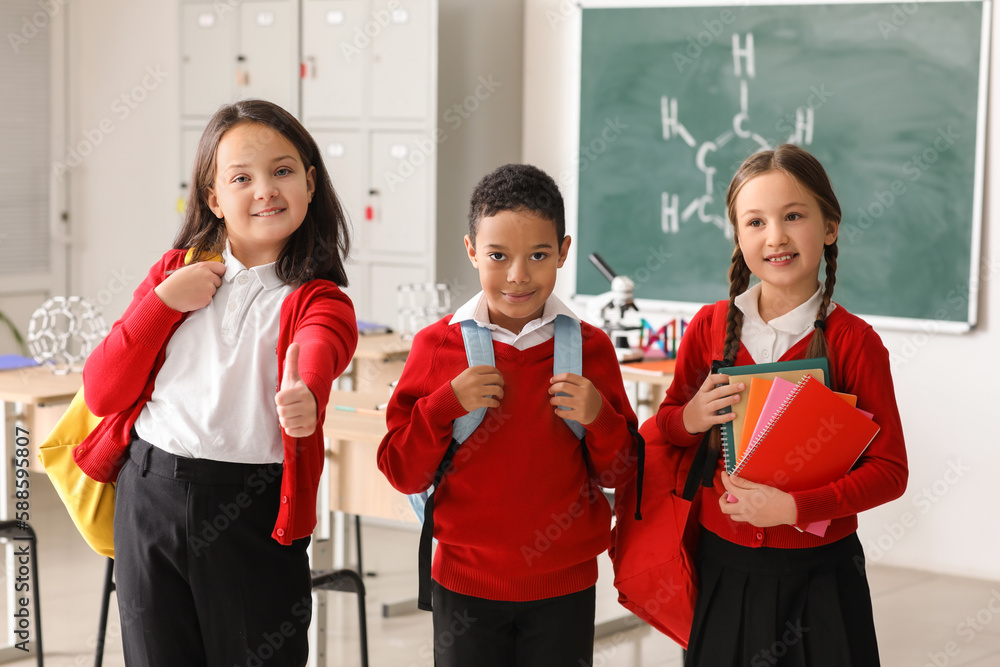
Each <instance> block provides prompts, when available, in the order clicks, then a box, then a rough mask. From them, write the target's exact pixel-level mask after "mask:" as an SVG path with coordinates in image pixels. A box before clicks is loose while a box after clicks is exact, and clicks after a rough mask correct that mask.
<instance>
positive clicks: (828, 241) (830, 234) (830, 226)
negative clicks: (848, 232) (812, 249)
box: [823, 220, 840, 245]
mask: <svg viewBox="0 0 1000 667" xmlns="http://www.w3.org/2000/svg"><path fill="white" fill-rule="evenodd" d="M839 233H840V221H839V220H827V221H826V237H825V238H824V239H823V245H833V244H834V243H836V242H837V235H838V234H839Z"/></svg>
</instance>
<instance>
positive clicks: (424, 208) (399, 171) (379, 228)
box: [365, 132, 437, 255]
mask: <svg viewBox="0 0 1000 667" xmlns="http://www.w3.org/2000/svg"><path fill="white" fill-rule="evenodd" d="M436 150H437V146H436V144H434V140H433V139H431V138H428V137H425V136H423V135H422V134H420V133H418V132H373V133H372V151H371V181H370V182H371V184H372V190H373V193H369V196H368V199H369V202H370V203H371V204H372V206H373V208H374V211H375V215H374V219H373V220H371V221H366V222H365V227H366V229H367V230H368V238H369V239H370V243H371V245H370V249H371V250H372V251H373V252H395V253H406V254H407V255H418V254H420V253H425V252H427V251H428V250H429V248H428V245H429V244H428V235H429V230H430V224H431V221H429V220H428V213H429V203H430V199H429V198H430V197H431V196H432V194H433V193H431V192H429V190H430V183H431V182H432V181H431V173H432V172H433V170H434V169H435V155H436Z"/></svg>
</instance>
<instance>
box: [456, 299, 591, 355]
mask: <svg viewBox="0 0 1000 667" xmlns="http://www.w3.org/2000/svg"><path fill="white" fill-rule="evenodd" d="M558 315H568V316H569V317H572V318H573V319H574V320H579V319H580V318H578V317H577V316H576V313H574V312H573V311H572V310H570V309H569V307H567V306H566V304H564V303H563V302H562V300H561V299H560V298H559V297H557V296H556V295H555V294H550V295H549V298H548V299H546V300H545V307H544V308H542V316H541V317H539V318H536V319H534V320H531V321H530V322H528V323H527V324H525V325H524V328H523V329H521V333H518V334H515V333H513V332H512V331H508V330H507V329H504V328H503V327H502V326H500V325H498V324H493V323H492V322H490V310H489V304H488V302H487V301H486V295H485V294H484V293H483V292H480V293H479V294H477V295H476V296H474V297H472V298H471V299H469V300H468V301H466V302H465V303H464V304H462V307H461V308H459V309H458V310H456V311H455V315H454V316H453V317H452V318H451V321H450V322H449V324H457V323H458V322H462V321H464V320H467V319H469V318H470V317H471V318H472V319H473V320H475V322H476V324H478V325H479V326H481V327H486V328H487V329H489V330H490V335H491V336H492V338H493V340H494V341H496V342H498V343H507V344H508V345H513V346H514V347H516V348H517V349H519V350H527V349H528V348H529V347H534V346H535V345H540V344H541V343H544V342H545V341H547V340H549V339H550V338H552V337H553V336H555V335H556V325H555V320H556V317H557V316H558Z"/></svg>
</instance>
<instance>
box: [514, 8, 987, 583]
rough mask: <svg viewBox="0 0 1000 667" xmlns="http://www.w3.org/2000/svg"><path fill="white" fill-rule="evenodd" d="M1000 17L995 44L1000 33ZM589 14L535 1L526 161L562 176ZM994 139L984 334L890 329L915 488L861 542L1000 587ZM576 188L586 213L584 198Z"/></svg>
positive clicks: (872, 523)
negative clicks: (583, 25) (583, 18)
mask: <svg viewBox="0 0 1000 667" xmlns="http://www.w3.org/2000/svg"><path fill="white" fill-rule="evenodd" d="M805 1H808V0H805ZM996 14H997V12H996V10H994V20H993V28H992V34H993V39H994V40H996V39H997V38H998V36H1000V32H998V29H997V27H998V25H1000V22H998V20H997V18H996ZM579 17H580V12H579V9H577V8H576V6H575V5H574V3H571V2H569V1H568V0H527V2H526V7H525V58H524V59H525V91H524V159H525V161H526V162H531V163H534V164H536V165H538V166H539V167H541V168H542V169H545V170H546V171H548V172H549V173H551V174H560V173H562V172H563V171H564V170H567V169H572V167H573V164H574V162H573V160H574V155H575V153H576V151H575V148H574V141H575V140H576V137H575V134H574V131H575V129H576V124H577V123H576V120H575V118H576V115H577V112H576V109H575V107H576V105H577V100H578V99H579V97H578V96H579V93H578V83H577V82H576V81H574V77H575V76H578V71H579V68H578V66H577V65H575V63H576V60H577V59H578V57H579ZM998 51H1000V49H997V48H995V47H994V48H993V50H992V56H991V57H992V62H991V65H990V69H991V77H990V78H991V85H990V92H991V95H990V97H991V99H990V104H989V108H990V115H989V119H988V121H989V124H990V125H992V126H994V127H995V126H996V124H997V123H1000V106H998V104H997V102H998V101H1000V100H998V97H997V90H998V83H1000V55H998ZM571 121H572V122H571ZM987 135H988V140H989V143H988V147H987V153H986V162H987V183H986V188H985V192H986V211H985V213H984V221H985V222H984V234H983V251H982V262H983V265H984V271H983V280H982V284H981V294H980V300H979V313H980V320H979V326H978V327H976V329H975V330H974V332H973V333H970V334H967V335H961V336H959V335H946V334H939V335H933V334H931V335H928V334H926V333H923V332H920V333H912V332H911V333H900V332H895V331H885V330H881V331H880V332H879V333H880V334H881V335H882V339H883V341H884V342H885V345H886V347H887V348H888V349H889V351H890V353H891V354H892V355H893V357H894V362H893V377H894V380H895V384H896V399H897V402H898V403H899V408H900V414H901V416H902V419H903V427H904V432H905V435H906V441H907V450H908V454H909V459H910V481H909V486H908V488H907V491H906V493H905V495H904V496H903V497H902V498H901V499H899V500H897V501H895V502H893V503H890V504H888V505H885V506H883V507H880V508H876V509H874V510H871V511H869V512H866V513H864V514H863V515H862V516H861V518H860V521H861V529H860V535H861V539H862V542H863V543H864V545H865V551H866V553H867V555H868V559H869V562H879V563H884V564H888V565H899V566H906V567H914V568H920V569H926V570H932V571H937V572H943V573H949V574H957V575H969V576H977V577H984V578H990V579H995V580H1000V559H998V558H997V556H996V554H997V551H998V549H1000V531H998V530H997V525H998V522H997V519H996V511H995V508H996V502H995V499H996V497H997V492H996V487H997V483H996V478H997V473H996V470H997V469H998V468H1000V438H998V437H997V433H998V430H1000V429H998V427H997V426H996V425H995V423H994V422H995V419H989V417H991V416H992V415H995V414H997V412H998V409H997V408H996V407H994V406H993V405H992V403H993V399H992V398H991V396H992V393H993V392H992V389H993V385H994V382H993V381H992V377H993V376H995V373H992V372H990V371H988V370H985V369H986V368H988V367H989V366H993V365H995V364H994V363H993V359H994V358H995V357H996V352H995V351H996V350H998V349H1000V329H997V327H996V325H995V324H992V323H991V319H990V314H991V313H992V312H998V309H1000V290H998V289H995V288H994V287H993V283H994V282H995V280H996V274H997V273H998V272H1000V234H990V228H991V227H993V226H995V225H997V224H998V223H1000V207H996V206H992V205H991V204H992V202H991V197H990V193H991V192H994V191H1000V189H998V186H1000V172H998V171H997V170H993V169H990V168H989V165H990V164H991V163H992V162H993V161H994V160H997V159H1000V139H998V136H1000V133H998V132H996V131H994V130H991V131H990V132H988V133H987ZM562 184H563V183H561V185H562ZM566 184H569V183H566ZM569 185H571V184H569ZM566 190H568V192H567V193H566V194H567V199H568V202H567V203H568V204H570V207H571V208H573V209H574V215H575V206H573V202H572V199H573V193H574V191H573V190H572V187H570V188H566ZM571 217H572V216H571ZM573 231H575V230H573ZM724 269H725V267H720V270H724ZM920 270H921V269H920V267H914V271H920ZM557 289H558V290H559V292H560V293H561V294H562V295H563V296H568V295H569V294H571V293H572V289H573V287H572V284H571V283H570V282H569V281H565V282H561V283H560V285H559V286H558V287H557ZM720 298H724V295H722V296H721V297H720Z"/></svg>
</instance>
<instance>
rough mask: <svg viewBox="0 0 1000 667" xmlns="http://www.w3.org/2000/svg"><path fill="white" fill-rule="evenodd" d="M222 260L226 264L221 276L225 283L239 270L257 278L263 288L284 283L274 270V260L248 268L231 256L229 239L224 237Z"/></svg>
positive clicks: (238, 272)
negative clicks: (224, 247)
mask: <svg viewBox="0 0 1000 667" xmlns="http://www.w3.org/2000/svg"><path fill="white" fill-rule="evenodd" d="M222 261H223V262H225V264H226V273H225V275H224V276H223V280H225V281H226V282H227V283H231V282H232V281H233V280H234V279H235V278H236V276H238V275H239V274H240V273H241V272H243V271H246V272H247V273H249V274H250V275H251V276H253V277H254V278H256V279H257V281H258V282H259V283H260V284H261V286H262V287H263V288H264V289H276V288H278V287H281V286H282V285H284V284H285V283H283V282H282V281H281V278H279V277H278V272H277V271H276V270H275V266H276V265H277V263H276V262H271V263H270V264H261V265H260V266H255V267H253V268H252V269H248V268H247V267H245V266H243V263H242V262H241V261H240V260H238V259H236V257H234V256H233V250H232V247H231V246H230V245H229V239H226V249H225V250H223V251H222Z"/></svg>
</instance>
